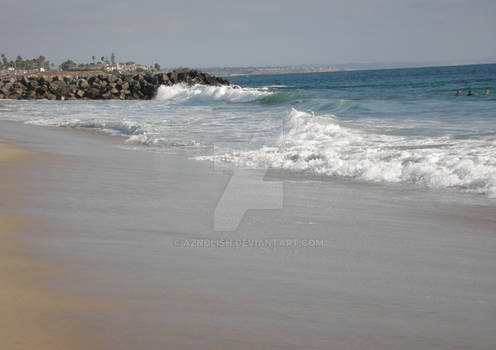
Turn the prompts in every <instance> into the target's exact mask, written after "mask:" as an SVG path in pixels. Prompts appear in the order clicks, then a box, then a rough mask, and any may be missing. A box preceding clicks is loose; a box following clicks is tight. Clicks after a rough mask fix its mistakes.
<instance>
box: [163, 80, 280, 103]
mask: <svg viewBox="0 0 496 350" xmlns="http://www.w3.org/2000/svg"><path fill="white" fill-rule="evenodd" d="M269 95H271V93H270V92H267V91H261V90H258V89H250V88H242V87H233V86H224V85H223V86H207V85H199V84H197V85H193V86H188V85H185V84H175V85H172V86H165V85H162V86H160V87H159V88H158V90H157V95H156V96H155V99H156V100H159V101H169V102H175V103H186V102H192V103H205V102H212V101H220V102H230V103H243V102H252V101H256V100H259V99H262V98H264V97H266V96H269Z"/></svg>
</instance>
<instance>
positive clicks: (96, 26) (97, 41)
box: [0, 0, 496, 68]
mask: <svg viewBox="0 0 496 350" xmlns="http://www.w3.org/2000/svg"><path fill="white" fill-rule="evenodd" d="M112 52H115V55H116V57H117V60H118V61H128V60H133V61H136V62H139V63H144V64H153V63H155V62H157V63H159V64H160V65H162V67H178V66H183V67H186V66H187V67H200V68H201V67H220V66H266V65H295V64H329V65H333V64H345V63H374V62H413V63H422V62H441V61H442V62H448V63H457V62H470V61H477V62H480V61H483V62H485V61H488V62H495V61H496V0H335V1H334V0H326V1H325V0H243V1H241V0H240V1H238V0H216V1H214V0H177V1H176V0H142V1H136V0H134V1H130V0H98V1H96V0H85V1H81V0H78V1H74V0H44V1H40V0H0V53H5V54H6V55H7V56H8V57H10V58H13V57H15V56H17V55H21V56H22V57H24V58H28V57H35V56H36V57H37V56H39V55H40V54H42V55H44V56H46V57H47V58H48V59H50V60H51V61H54V62H56V63H60V62H62V61H64V60H66V59H69V58H71V59H73V60H76V61H77V62H90V61H91V56H93V55H94V56H96V57H101V56H109V57H110V54H111V53H112Z"/></svg>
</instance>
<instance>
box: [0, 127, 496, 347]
mask: <svg viewBox="0 0 496 350" xmlns="http://www.w3.org/2000/svg"><path fill="white" fill-rule="evenodd" d="M2 137H3V138H10V139H14V140H16V142H17V144H18V145H19V146H21V147H23V148H25V149H30V150H32V151H36V152H39V153H43V154H49V155H50V156H51V157H53V159H56V161H51V162H50V166H43V165H41V166H38V167H36V171H33V169H34V168H30V166H27V165H26V164H22V165H20V166H19V168H18V170H15V171H13V170H9V171H8V172H7V175H9V174H10V175H9V176H10V180H9V181H10V182H6V181H5V176H6V175H5V172H4V171H3V170H4V166H3V164H5V162H4V161H2V162H3V163H2V168H1V169H2V171H3V173H2V174H0V176H2V181H1V183H2V184H3V185H2V191H5V189H7V190H9V189H12V188H16V191H12V190H10V194H9V196H10V198H12V200H11V201H10V200H9V201H4V200H2V203H1V206H0V209H1V213H7V215H5V214H2V223H3V224H2V225H3V226H2V232H4V234H3V235H2V237H1V238H0V239H2V245H1V248H0V249H2V250H8V254H3V253H2V254H1V255H0V256H1V257H2V258H1V259H4V261H2V264H1V265H0V266H2V273H1V280H2V282H3V281H8V283H9V285H12V286H13V287H12V288H9V289H7V290H6V292H5V291H4V292H3V294H2V299H1V300H2V302H1V305H2V306H1V307H2V308H3V309H4V310H7V311H6V313H5V314H7V315H11V316H10V317H7V318H0V322H1V323H3V324H5V325H6V327H7V328H5V329H7V330H8V332H6V334H7V335H9V338H8V339H10V341H11V343H10V344H12V346H11V347H10V348H14V349H15V348H19V349H24V348H25V349H30V348H33V347H32V344H41V345H46V348H47V349H48V348H61V349H65V348H69V349H73V348H75V349H78V348H83V347H85V348H93V349H95V348H96V349H98V348H101V349H106V348H121V349H157V348H174V349H198V348H202V349H363V348H366V349H400V348H401V349H460V348H468V349H488V350H489V349H494V348H495V346H496V336H495V334H496V326H495V325H496V295H495V293H494V290H496V276H495V275H496V274H495V272H494V271H496V206H495V205H494V202H493V201H492V200H490V199H487V198H483V197H480V196H472V195H466V194H463V195H460V194H457V193H450V192H446V191H445V192H436V191H424V190H422V189H418V188H414V187H400V186H383V185H373V184H372V185H371V184H364V183H357V182H353V181H347V180H339V179H332V180H324V179H315V178H306V177H298V176H294V175H291V174H286V173H280V172H274V171H272V172H269V173H267V174H266V175H265V178H264V180H265V182H268V183H282V188H283V198H282V207H280V208H274V209H263V208H258V209H257V208H253V209H251V210H249V211H248V212H247V213H246V215H244V216H243V217H242V219H241V221H240V223H239V226H238V227H237V229H236V230H235V231H216V230H214V224H215V215H216V207H217V203H219V201H220V200H221V198H222V196H223V193H225V190H226V187H227V186H228V184H229V183H230V180H231V178H232V172H230V171H229V170H222V169H220V170H219V169H215V168H214V167H213V166H212V165H211V164H208V163H202V162H197V161H192V160H189V159H187V158H186V157H184V156H181V155H177V154H161V153H153V152H144V151H143V150H129V149H123V148H122V144H121V143H120V142H116V141H115V140H109V139H108V138H106V137H91V135H87V134H85V133H77V132H72V131H70V130H59V129H50V128H39V127H33V126H25V125H19V124H15V123H4V122H1V123H0V138H2ZM9 157H10V158H9V159H12V156H9ZM9 164H13V163H9ZM41 164H43V163H41ZM45 164H46V163H45ZM37 165H40V162H38V163H37ZM9 166H10V165H9ZM12 175H13V176H12ZM249 176H250V174H249V173H248V174H247V175H246V177H243V178H241V180H240V181H239V182H238V185H239V186H241V187H243V181H246V183H245V185H246V186H251V185H252V182H250V179H249ZM13 179H15V181H14V180H13ZM33 181H35V182H34V184H33ZM268 188H269V189H270V188H277V186H276V187H270V186H269V187H268ZM248 189H251V188H250V187H248ZM235 192H236V191H235ZM247 192H249V191H246V188H241V189H240V191H239V193H247ZM252 192H253V191H252ZM266 192H267V191H266ZM269 192H270V191H269ZM3 193H6V192H2V199H3V198H6V197H4V196H3ZM265 194H267V193H265ZM276 194H277V192H274V193H272V195H276ZM270 195H271V193H269V197H270ZM234 198H236V196H234ZM243 200H244V199H243V197H239V201H236V202H234V203H232V206H239V205H240V203H241V202H242V201H243ZM269 201H270V198H269ZM262 204H263V203H262ZM261 206H262V207H263V205H261ZM21 223H22V225H21ZM5 232H6V233H7V234H8V237H7V236H6V234H5ZM15 237H17V238H15ZM249 240H257V242H259V244H258V245H256V244H255V245H250V244H249V242H250V241H249ZM303 240H307V242H308V241H312V240H313V241H316V242H323V245H322V246H318V247H316V246H313V247H308V246H306V247H304V246H298V244H301V243H302V242H303ZM4 241H5V242H7V241H8V242H11V243H9V244H7V245H4V244H3V242H4ZM268 241H270V242H274V241H276V242H279V243H281V242H283V243H284V242H286V243H287V244H286V245H284V244H283V245H281V246H277V247H274V246H269V245H268V243H267V242H268ZM220 242H228V245H227V246H226V245H223V246H221V245H217V246H212V245H215V244H219V243H220ZM237 242H248V243H246V244H245V243H242V244H241V245H240V246H237ZM289 242H296V243H295V244H296V245H292V243H290V244H288V243H289ZM231 243H232V244H233V245H234V246H230V245H229V244H231ZM252 243H253V241H252ZM5 256H7V257H8V258H7V259H8V260H5ZM9 261H10V263H9ZM12 261H14V262H15V263H12ZM25 264H26V265H25ZM23 266H28V268H26V267H23ZM14 295H23V296H24V295H25V297H22V298H17V299H14ZM4 300H5V301H4ZM10 300H13V301H10ZM0 314H4V313H0ZM2 328H3V327H2ZM2 328H0V329H2ZM2 338H3V337H2ZM50 346H51V347H50ZM36 348H40V349H43V347H42V346H37V347H36Z"/></svg>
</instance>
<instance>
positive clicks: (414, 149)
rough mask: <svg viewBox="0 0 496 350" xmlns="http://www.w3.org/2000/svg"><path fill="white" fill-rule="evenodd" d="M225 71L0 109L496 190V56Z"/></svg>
mask: <svg viewBox="0 0 496 350" xmlns="http://www.w3.org/2000/svg"><path fill="white" fill-rule="evenodd" d="M228 79H229V80H230V81H232V82H233V83H235V84H239V85H240V86H242V87H241V88H232V87H226V86H221V87H206V86H193V87H187V86H183V85H175V86H171V87H165V86H162V87H160V88H159V90H158V92H157V96H156V97H155V99H154V100H152V101H14V100H3V101H0V120H10V121H18V122H22V123H26V124H34V125H43V126H57V127H69V128H85V129H92V130H96V131H98V132H102V133H105V134H109V135H112V136H120V137H123V138H122V142H121V147H123V148H132V149H134V150H140V151H143V152H149V151H151V152H168V153H181V154H186V155H187V156H188V157H190V158H192V159H196V160H197V161H199V162H205V161H214V162H216V163H219V164H220V163H225V164H231V165H234V166H237V167H248V168H267V169H269V168H270V169H283V170H285V171H289V172H292V173H293V172H294V173H295V174H308V175H310V176H313V175H318V177H319V178H322V177H325V178H327V177H328V178H333V177H340V178H342V177H344V178H347V179H355V180H358V181H365V182H380V183H384V184H386V185H387V184H389V183H391V184H392V183H396V184H409V185H414V186H418V187H419V188H423V189H436V190H446V191H461V192H471V193H475V194H478V195H483V196H485V197H489V198H495V197H496V64H490V65H473V66H454V67H429V68H410V69H388V70H369V71H341V72H328V73H310V74H284V75H257V76H233V77H228ZM486 89H489V90H490V93H489V94H488V95H486V94H485V90H486ZM457 90H461V91H462V94H461V96H456V91H457ZM468 90H471V91H472V93H473V96H467V92H468Z"/></svg>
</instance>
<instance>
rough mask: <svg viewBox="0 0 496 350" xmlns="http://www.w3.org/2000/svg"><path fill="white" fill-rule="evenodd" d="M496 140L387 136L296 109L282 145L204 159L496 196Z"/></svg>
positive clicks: (282, 137) (289, 119) (286, 126)
mask: <svg viewBox="0 0 496 350" xmlns="http://www.w3.org/2000/svg"><path fill="white" fill-rule="evenodd" d="M494 154H496V140H494V139H486V140H463V142H460V141H459V142H453V139H451V138H448V137H441V138H414V139H412V138H407V137H401V136H390V135H383V134H382V135H381V134H375V133H370V132H367V131H366V130H362V129H357V128H352V127H348V126H346V125H344V124H342V123H341V124H340V123H339V121H338V120H337V119H336V118H335V117H334V116H332V115H328V116H314V115H311V114H309V113H305V112H301V111H298V110H296V109H292V110H291V112H290V113H289V118H288V120H287V122H286V125H285V133H284V134H283V135H282V136H281V137H280V139H279V142H278V146H276V147H268V146H264V147H262V148H259V149H257V150H250V151H231V152H227V153H225V154H221V155H214V156H207V157H202V158H201V159H203V160H213V161H217V162H230V163H234V164H237V165H242V166H248V167H270V168H281V169H287V170H295V171H308V172H311V173H314V174H318V175H329V176H345V177H353V178H357V179H362V180H367V181H376V182H382V181H384V182H405V183H413V184H417V185H423V186H426V187H432V188H460V189H464V190H467V191H470V192H476V193H483V194H487V195H488V196H490V197H496V158H494V156H493V155H494Z"/></svg>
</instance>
